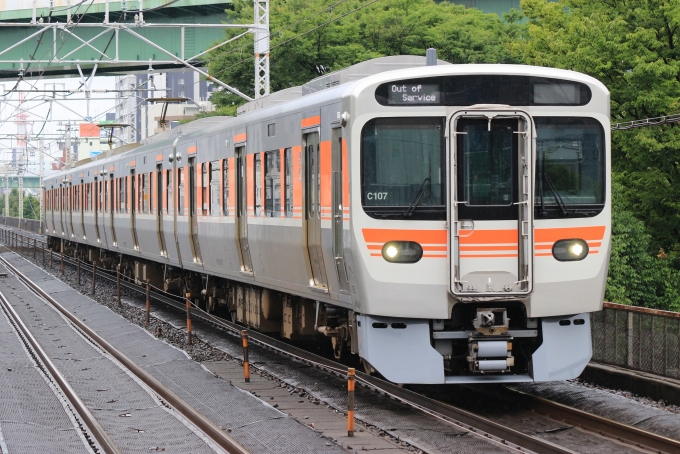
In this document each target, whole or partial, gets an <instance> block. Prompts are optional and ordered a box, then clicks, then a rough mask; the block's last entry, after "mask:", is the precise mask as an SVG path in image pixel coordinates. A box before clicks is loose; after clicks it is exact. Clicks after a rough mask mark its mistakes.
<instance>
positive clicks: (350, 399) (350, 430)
mask: <svg viewBox="0 0 680 454" xmlns="http://www.w3.org/2000/svg"><path fill="white" fill-rule="evenodd" d="M354 377H355V371H354V368H353V367H350V368H349V369H347V436H348V437H353V436H354Z"/></svg>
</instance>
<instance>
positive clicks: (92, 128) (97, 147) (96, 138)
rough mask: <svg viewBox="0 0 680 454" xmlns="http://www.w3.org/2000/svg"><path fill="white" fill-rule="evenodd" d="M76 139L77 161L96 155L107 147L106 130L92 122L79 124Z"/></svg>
mask: <svg viewBox="0 0 680 454" xmlns="http://www.w3.org/2000/svg"><path fill="white" fill-rule="evenodd" d="M102 135H104V136H105V138H102ZM78 139H79V141H78V158H77V159H78V161H80V160H82V159H87V158H91V157H92V156H96V155H98V154H99V153H101V152H102V151H104V150H107V149H108V148H109V146H108V145H107V139H108V137H107V136H106V131H105V130H103V129H101V128H99V126H97V125H94V124H92V123H81V124H80V129H79V134H78Z"/></svg>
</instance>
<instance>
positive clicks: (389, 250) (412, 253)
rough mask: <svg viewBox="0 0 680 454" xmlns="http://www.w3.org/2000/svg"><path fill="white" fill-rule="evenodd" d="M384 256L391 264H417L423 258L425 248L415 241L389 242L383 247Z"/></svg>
mask: <svg viewBox="0 0 680 454" xmlns="http://www.w3.org/2000/svg"><path fill="white" fill-rule="evenodd" d="M382 256H383V258H384V259H385V260H387V261H388V262H390V263H416V262H417V261H418V260H420V259H421V258H422V257H423V248H422V247H421V246H420V244H418V243H416V242H413V241H389V242H387V243H385V244H384V245H383V247H382Z"/></svg>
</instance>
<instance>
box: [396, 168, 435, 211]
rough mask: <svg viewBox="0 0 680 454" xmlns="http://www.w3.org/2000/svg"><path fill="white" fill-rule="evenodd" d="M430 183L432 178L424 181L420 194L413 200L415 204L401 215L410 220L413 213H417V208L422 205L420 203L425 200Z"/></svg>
mask: <svg viewBox="0 0 680 454" xmlns="http://www.w3.org/2000/svg"><path fill="white" fill-rule="evenodd" d="M429 182H430V177H427V178H425V179H424V180H423V183H422V184H421V185H420V189H418V192H417V193H416V196H415V197H414V198H413V202H411V205H409V207H408V208H407V209H406V211H404V212H403V213H401V215H402V216H404V217H405V218H410V217H411V216H413V212H414V211H415V209H416V207H417V206H418V205H419V204H420V201H421V200H422V199H423V196H424V195H425V185H426V184H427V183H429Z"/></svg>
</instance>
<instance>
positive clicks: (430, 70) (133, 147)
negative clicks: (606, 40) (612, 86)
mask: <svg viewBox="0 0 680 454" xmlns="http://www.w3.org/2000/svg"><path fill="white" fill-rule="evenodd" d="M395 70H400V72H399V75H398V78H397V79H404V80H405V79H415V78H418V77H437V76H446V75H471V74H504V75H532V76H538V77H548V78H558V79H568V80H573V81H578V82H583V83H586V84H589V85H591V86H594V87H597V88H599V89H601V90H602V91H603V92H605V93H608V90H607V88H606V87H605V86H604V84H602V83H601V82H600V81H598V80H597V79H595V78H593V77H591V76H588V75H586V74H582V73H578V72H575V71H570V70H565V69H556V68H548V67H538V66H529V65H505V64H464V65H453V64H451V63H448V62H445V61H442V60H438V61H437V65H436V66H427V65H426V57H422V56H416V55H397V56H390V57H381V58H375V59H372V60H367V61H364V62H361V63H358V64H356V65H352V66H350V67H347V68H344V69H342V70H339V71H335V72H332V73H329V74H325V75H323V76H320V77H317V78H316V79H313V80H311V81H309V82H307V83H305V84H303V85H301V86H298V87H291V88H287V89H284V90H280V91H277V92H275V93H272V94H270V95H268V96H265V97H263V98H260V99H256V100H254V101H251V102H248V103H246V104H243V105H242V106H240V107H239V108H238V110H237V117H231V116H215V117H206V118H201V119H198V120H194V121H192V122H189V123H186V124H183V125H180V126H178V127H177V128H175V129H171V130H168V131H165V132H162V133H160V134H156V135H153V136H151V137H148V138H146V139H144V140H143V141H142V142H141V143H139V144H128V145H124V146H122V147H118V148H115V149H113V150H108V151H105V152H104V153H102V154H101V155H98V156H95V157H93V158H88V159H85V160H81V161H78V162H76V163H73V164H71V166H70V167H68V168H64V169H63V171H62V172H58V173H56V174H53V175H50V176H49V177H48V178H47V179H50V178H53V177H56V176H58V175H59V174H60V173H70V171H72V170H73V169H74V168H76V167H77V168H79V170H81V169H82V170H86V169H89V168H95V167H97V166H101V165H104V164H106V163H108V162H109V160H111V158H113V157H114V156H115V159H116V160H117V159H118V156H119V155H122V154H128V155H130V156H133V155H136V154H137V153H143V152H145V151H146V150H148V149H149V147H152V148H159V147H163V146H168V147H169V146H172V143H173V142H174V140H175V139H176V138H177V137H178V136H180V137H181V139H180V141H181V142H183V141H184V140H192V139H196V138H198V137H205V136H208V135H210V134H213V133H214V134H217V133H219V132H223V131H224V129H225V128H228V129H232V128H237V127H242V126H243V125H245V123H246V122H249V121H251V120H252V119H253V115H252V114H255V113H260V112H261V114H260V115H255V117H256V118H258V117H259V118H260V119H265V118H274V117H276V116H279V115H283V114H285V113H286V112H287V111H289V110H290V109H292V110H304V109H306V108H311V107H314V106H318V105H319V104H324V103H327V102H332V101H337V100H339V99H340V98H342V97H343V96H348V95H350V96H351V95H352V94H358V93H360V92H361V91H362V90H364V89H366V88H369V87H370V86H372V85H374V84H379V83H382V82H387V81H390V80H395V75H394V73H393V71H395ZM246 114H249V115H247V116H248V118H247V119H246V118H241V117H242V116H244V115H246Z"/></svg>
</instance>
